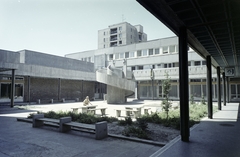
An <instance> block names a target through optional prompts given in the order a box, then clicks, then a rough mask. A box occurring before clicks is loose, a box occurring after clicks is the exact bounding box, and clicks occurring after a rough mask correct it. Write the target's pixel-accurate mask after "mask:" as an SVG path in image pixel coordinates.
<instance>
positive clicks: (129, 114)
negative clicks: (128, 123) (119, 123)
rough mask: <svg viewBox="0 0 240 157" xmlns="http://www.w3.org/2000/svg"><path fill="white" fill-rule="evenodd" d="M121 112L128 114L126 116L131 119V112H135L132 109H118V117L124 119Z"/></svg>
mask: <svg viewBox="0 0 240 157" xmlns="http://www.w3.org/2000/svg"><path fill="white" fill-rule="evenodd" d="M121 111H125V112H126V116H127V117H130V116H131V112H132V111H133V110H132V109H116V117H122V115H121Z"/></svg>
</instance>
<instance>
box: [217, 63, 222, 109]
mask: <svg viewBox="0 0 240 157" xmlns="http://www.w3.org/2000/svg"><path fill="white" fill-rule="evenodd" d="M217 89H218V90H217V97H218V109H219V110H222V104H221V76H220V67H217Z"/></svg>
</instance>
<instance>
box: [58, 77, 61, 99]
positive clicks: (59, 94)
mask: <svg viewBox="0 0 240 157" xmlns="http://www.w3.org/2000/svg"><path fill="white" fill-rule="evenodd" d="M60 100H61V79H60V78H58V101H60Z"/></svg>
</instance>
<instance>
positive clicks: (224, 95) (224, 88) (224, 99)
mask: <svg viewBox="0 0 240 157" xmlns="http://www.w3.org/2000/svg"><path fill="white" fill-rule="evenodd" d="M222 77H223V105H224V106H226V77H225V72H223V73H222Z"/></svg>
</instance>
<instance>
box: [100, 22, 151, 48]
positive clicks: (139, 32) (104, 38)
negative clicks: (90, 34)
mask: <svg viewBox="0 0 240 157" xmlns="http://www.w3.org/2000/svg"><path fill="white" fill-rule="evenodd" d="M144 41H147V34H146V33H144V32H143V26H141V25H136V26H132V25H131V24H129V23H127V22H122V23H118V24H114V25H110V26H109V27H108V28H106V29H102V30H99V31H98V49H103V48H108V47H115V46H121V45H129V44H134V43H139V42H144Z"/></svg>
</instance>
